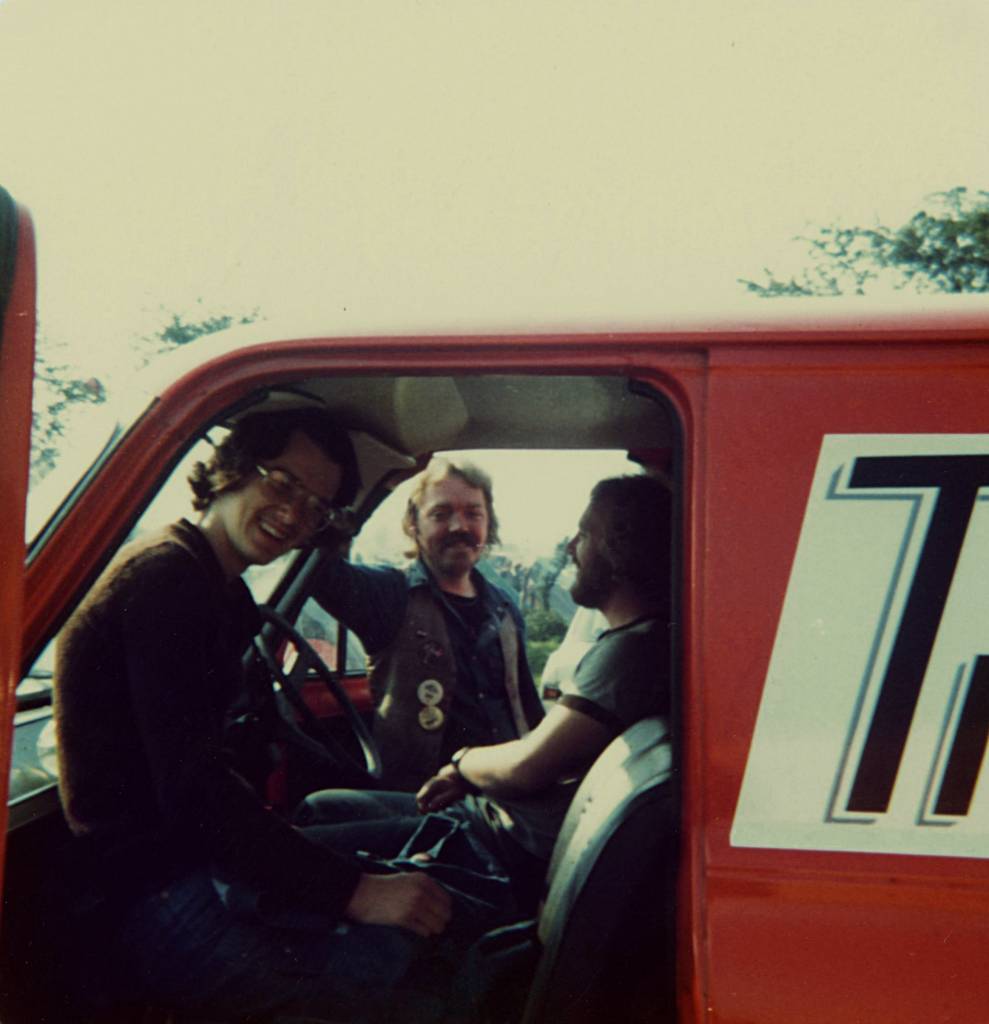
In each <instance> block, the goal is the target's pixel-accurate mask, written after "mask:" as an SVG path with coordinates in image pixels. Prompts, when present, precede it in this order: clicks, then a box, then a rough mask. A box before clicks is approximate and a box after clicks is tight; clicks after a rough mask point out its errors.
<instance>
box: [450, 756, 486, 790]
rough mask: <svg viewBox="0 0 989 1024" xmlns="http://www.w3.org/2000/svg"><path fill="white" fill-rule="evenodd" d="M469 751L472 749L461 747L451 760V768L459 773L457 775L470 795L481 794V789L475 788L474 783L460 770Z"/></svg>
mask: <svg viewBox="0 0 989 1024" xmlns="http://www.w3.org/2000/svg"><path fill="white" fill-rule="evenodd" d="M468 750H470V747H461V748H460V749H459V750H458V751H456V752H455V753H454V755H453V757H451V758H450V766H451V767H452V768H453V770H454V771H455V772H456V773H457V775H459V776H460V781H461V782H462V783H463V785H464V788H465V789H466V790H467V792H468V793H480V792H481V789H480V787H479V786H475V785H474V783H473V782H471V781H470V779H468V778H467V776H465V775H464V773H463V772H462V771H461V770H460V762H461V761H462V760H463V759H464V755H465V754H466V753H467V751H468Z"/></svg>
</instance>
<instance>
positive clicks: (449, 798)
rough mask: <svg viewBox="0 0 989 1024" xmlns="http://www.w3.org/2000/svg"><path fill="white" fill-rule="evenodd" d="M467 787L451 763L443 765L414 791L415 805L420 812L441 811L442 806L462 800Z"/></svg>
mask: <svg viewBox="0 0 989 1024" xmlns="http://www.w3.org/2000/svg"><path fill="white" fill-rule="evenodd" d="M467 790H468V787H467V785H466V783H465V782H464V779H463V776H462V775H461V774H460V772H458V771H457V769H456V768H454V767H453V766H452V765H449V764H447V765H444V766H443V767H442V768H441V769H440V770H439V771H438V772H437V773H436V774H435V775H434V776H433V777H432V778H431V779H427V780H426V782H424V783H423V785H422V788H421V789H420V790H419V792H418V793H416V807H418V808H419V813H420V814H429V813H430V812H431V811H441V810H443V808H444V807H449V806H450V804H453V803H456V802H457V801H458V800H462V799H463V798H464V796H466V794H467Z"/></svg>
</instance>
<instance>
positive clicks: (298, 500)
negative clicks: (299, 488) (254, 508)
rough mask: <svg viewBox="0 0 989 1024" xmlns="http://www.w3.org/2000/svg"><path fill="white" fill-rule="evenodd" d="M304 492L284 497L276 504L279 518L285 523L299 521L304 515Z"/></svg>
mask: <svg viewBox="0 0 989 1024" xmlns="http://www.w3.org/2000/svg"><path fill="white" fill-rule="evenodd" d="M304 501H305V495H304V494H292V495H286V496H285V497H283V498H282V499H281V500H280V501H279V502H278V503H277V504H276V506H275V509H276V510H277V512H278V518H279V519H281V520H282V522H284V523H292V524H294V523H297V522H299V521H300V520H301V519H302V516H303V502H304Z"/></svg>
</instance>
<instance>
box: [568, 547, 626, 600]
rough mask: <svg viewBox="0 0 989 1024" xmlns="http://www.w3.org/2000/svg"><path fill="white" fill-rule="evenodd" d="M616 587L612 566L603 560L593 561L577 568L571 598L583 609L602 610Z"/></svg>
mask: <svg viewBox="0 0 989 1024" xmlns="http://www.w3.org/2000/svg"><path fill="white" fill-rule="evenodd" d="M614 587H615V584H614V576H613V574H612V572H611V566H609V565H607V564H606V563H605V562H604V561H603V560H602V559H599V558H598V559H593V560H591V561H589V562H587V563H586V564H585V565H580V566H578V567H577V578H576V579H575V580H574V582H573V586H571V588H570V596H571V597H572V598H573V599H574V601H575V602H576V603H577V604H579V605H580V606H581V607H583V608H600V607H601V606H602V605H603V604H604V603H605V602H606V601H607V600H608V598H609V597H610V596H611V592H612V591H613V590H614Z"/></svg>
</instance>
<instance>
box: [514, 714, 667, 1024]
mask: <svg viewBox="0 0 989 1024" xmlns="http://www.w3.org/2000/svg"><path fill="white" fill-rule="evenodd" d="M671 771H672V753H671V745H670V737H669V733H668V730H667V727H666V723H665V722H664V720H663V719H660V718H648V719H643V720H642V721H640V722H638V723H636V724H635V725H633V726H632V727H631V728H629V729H628V730H626V732H625V733H624V734H623V735H621V736H620V737H618V738H617V739H615V740H614V741H613V742H612V743H611V744H610V745H609V746H608V748H607V749H606V750H605V751H604V752H603V753H602V754H601V756H600V757H599V758H598V760H597V761H596V762H595V764H594V765H593V767H592V768H591V770H590V771H589V772H588V774H587V776H586V777H585V778H584V780H583V782H582V783H581V785H580V787H579V789H578V791H577V793H576V795H575V796H574V799H573V802H572V804H571V805H570V809H569V811H568V812H567V816H566V819H565V820H564V824H563V828H562V829H561V832H560V835H559V838H558V839H557V843H556V846H555V848H554V851H553V857H552V860H551V862H550V868H549V874H548V885H549V890H548V894H547V897H546V900H545V903H544V905H543V909H542V912H541V914H540V918H539V938H540V941H541V945H542V947H543V951H542V955H541V957H540V960H539V965H538V967H537V969H536V975H535V978H534V981H533V984H532V988H531V990H530V993H529V997H528V1001H527V1003H526V1008H525V1013H524V1017H523V1021H524V1024H538V1022H543V1021H547V1020H566V1021H568V1024H573V1022H580V1021H596V1020H603V1019H605V1020H606V1019H616V1020H622V1021H623V1022H631V1021H637V1020H650V1021H653V1022H655V1021H663V1020H667V1019H668V1020H674V1019H675V993H674V980H673V979H674V952H675V942H674V923H675V905H674V894H675V879H676V853H677V842H676V832H677V824H678V823H677V821H676V816H675V813H674V794H673V787H672V785H671V782H670V777H671Z"/></svg>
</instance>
